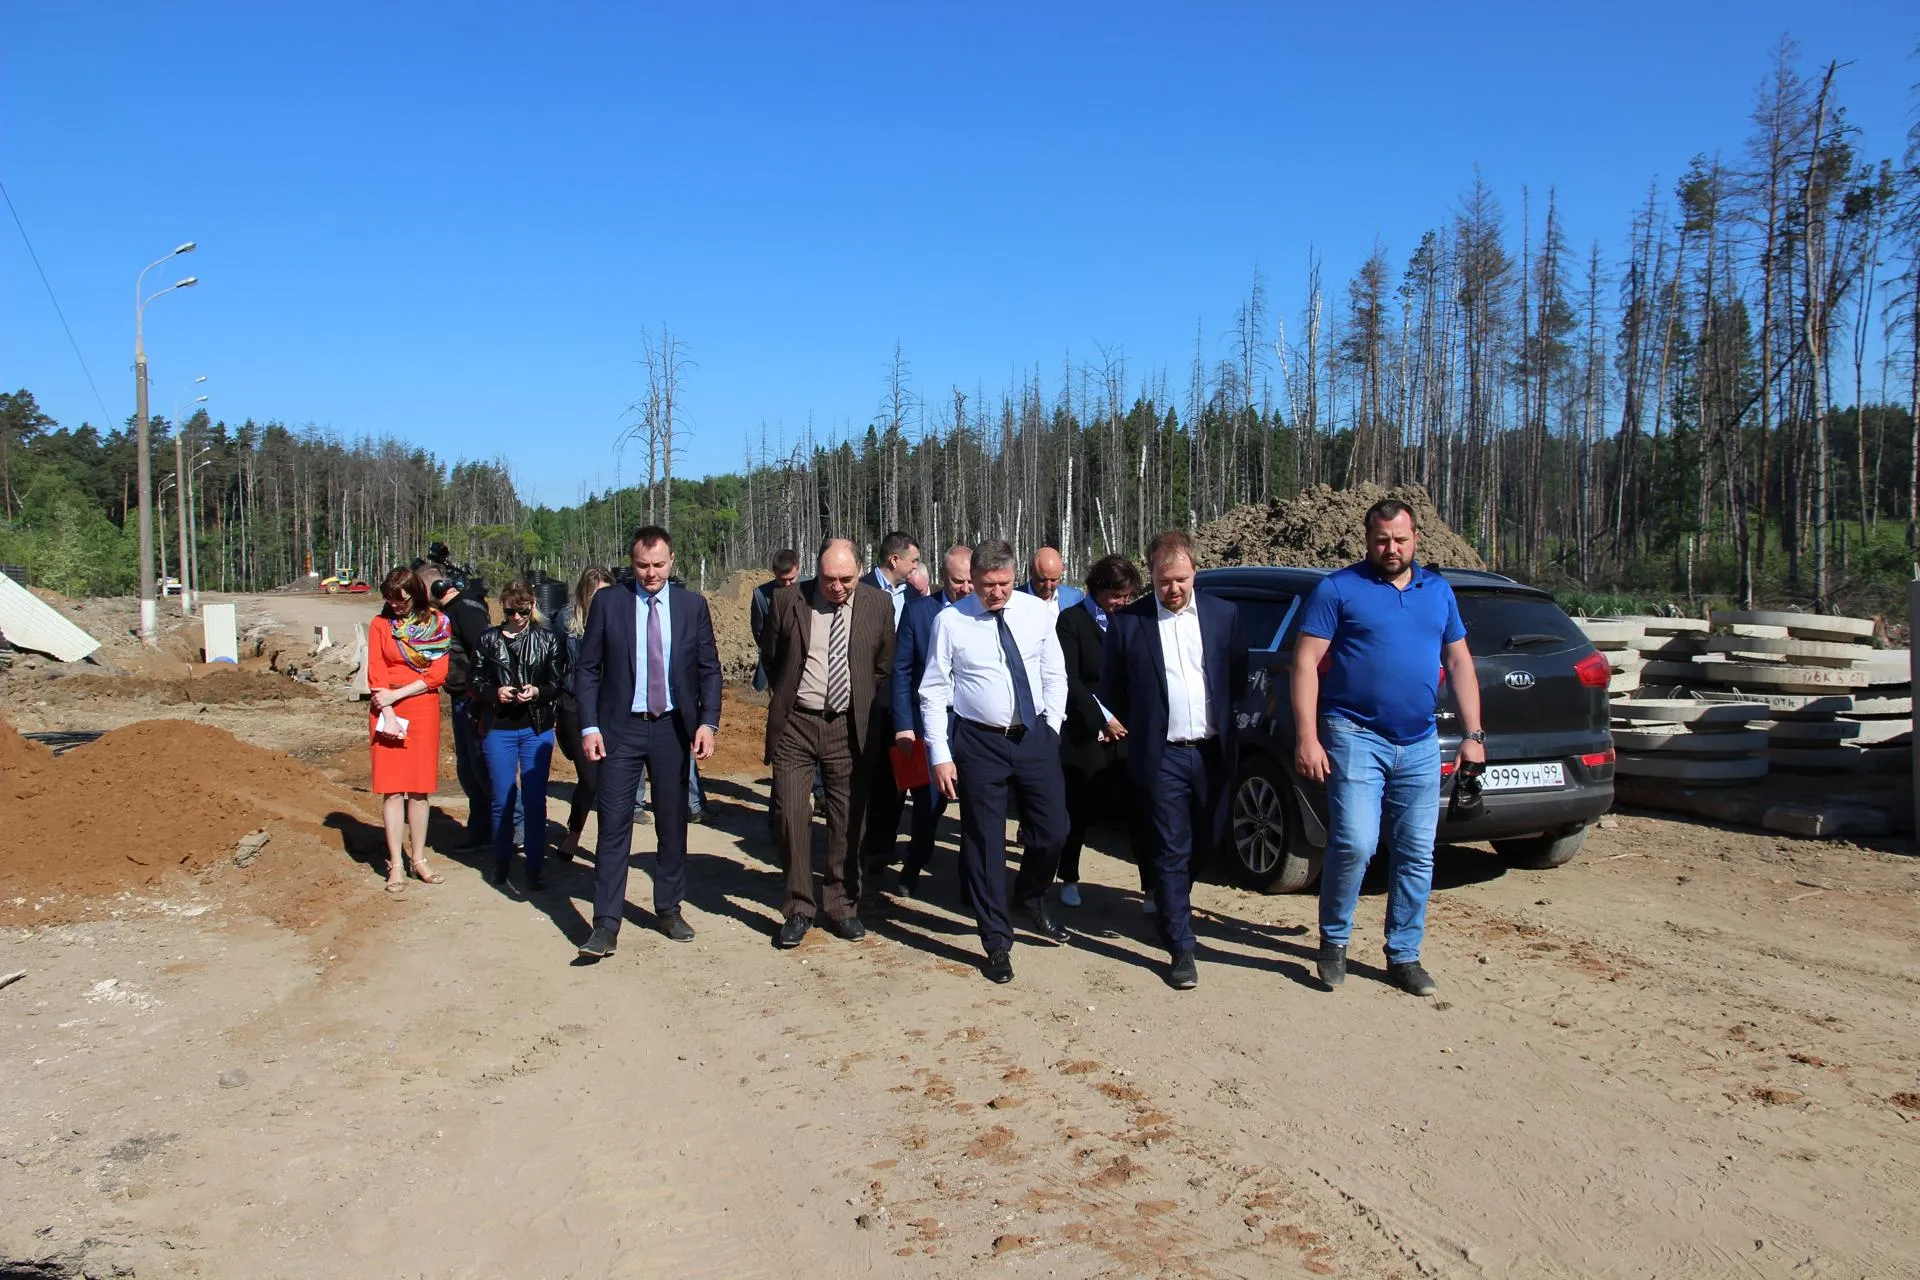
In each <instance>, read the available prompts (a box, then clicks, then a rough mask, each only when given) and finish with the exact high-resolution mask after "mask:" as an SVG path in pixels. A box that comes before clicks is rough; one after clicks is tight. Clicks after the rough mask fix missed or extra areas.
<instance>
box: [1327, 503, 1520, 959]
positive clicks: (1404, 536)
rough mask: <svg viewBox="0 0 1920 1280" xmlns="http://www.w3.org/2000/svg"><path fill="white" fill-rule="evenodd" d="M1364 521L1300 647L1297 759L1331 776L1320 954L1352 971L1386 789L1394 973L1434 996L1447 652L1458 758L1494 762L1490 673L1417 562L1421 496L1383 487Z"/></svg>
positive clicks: (1440, 587)
mask: <svg viewBox="0 0 1920 1280" xmlns="http://www.w3.org/2000/svg"><path fill="white" fill-rule="evenodd" d="M1366 528H1367V558H1366V559H1365V560H1362V561H1361V562H1360V563H1359V564H1356V565H1352V566H1350V567H1348V568H1345V569H1339V570H1336V571H1335V572H1333V573H1330V574H1328V575H1327V576H1326V577H1325V578H1323V579H1321V581H1320V585H1319V586H1317V587H1315V588H1314V590H1313V594H1312V595H1311V596H1309V597H1307V607H1306V612H1305V613H1304V614H1303V615H1302V617H1301V621H1300V638H1299V641H1298V642H1297V643H1296V645H1295V647H1294V657H1293V724H1294V734H1295V740H1296V741H1297V742H1298V743H1299V746H1298V747H1297V748H1296V749H1295V753H1294V768H1295V769H1296V771H1297V772H1298V773H1299V774H1300V776H1301V777H1303V778H1306V779H1309V780H1311V781H1313V782H1322V783H1325V784H1326V788H1327V808H1328V818H1329V821H1328V823H1327V853H1326V859H1325V861H1324V862H1323V863H1322V864H1321V869H1320V955H1319V962H1318V967H1319V970H1320V981H1321V982H1323V983H1324V984H1326V986H1327V988H1328V989H1329V990H1331V989H1332V988H1334V987H1337V986H1339V985H1340V984H1341V982H1343V981H1345V979H1346V976H1347V942H1348V940H1349V939H1350V938H1351V937H1352V936H1353V912H1354V908H1355V907H1357V906H1358V905H1359V902H1360V881H1361V878H1362V877H1363V876H1364V875H1365V874H1366V870H1367V863H1368V861H1369V860H1371V859H1372V857H1373V854H1374V850H1375V849H1376V848H1377V847H1378V846H1379V843H1380V821H1381V808H1382V802H1383V801H1384V804H1385V809H1386V821H1387V834H1388V856H1389V868H1388V870H1389V879H1388V886H1387V973H1388V975H1389V976H1390V977H1391V978H1392V980H1393V982H1394V984H1395V985H1396V986H1398V987H1400V988H1401V989H1402V990H1405V991H1408V992H1410V993H1412V994H1413V995H1416V996H1430V995H1432V994H1433V993H1434V991H1435V986H1434V981H1433V977H1432V976H1431V975H1430V974H1428V972H1427V971H1426V970H1425V969H1424V968H1422V967H1421V964H1420V943H1421V940H1422V938H1423V937H1424V936H1425V934H1426V928H1427V895H1428V894H1429V893H1430V892H1431V891H1432V889H1433V837H1434V831H1435V829H1436V828H1438V826H1439V825H1440V783H1441V775H1440V738H1439V734H1438V731H1437V729H1436V726H1435V724H1434V715H1433V712H1434V699H1435V697H1436V695H1437V694H1438V692H1439V679H1440V670H1441V667H1442V665H1443V664H1444V665H1445V667H1446V678H1447V679H1448V680H1449V681H1451V682H1452V684H1453V694H1454V701H1455V703H1456V704H1457V705H1458V707H1459V709H1460V721H1461V727H1462V728H1463V729H1464V730H1465V734H1466V736H1465V739H1464V740H1463V741H1462V742H1461V744H1460V759H1461V760H1462V761H1467V760H1477V761H1481V762H1484V761H1485V760H1486V758H1487V752H1486V747H1485V745H1484V744H1485V742H1486V734H1485V733H1484V732H1483V731H1482V730H1481V727H1480V682H1479V678H1478V677H1477V676H1476V675H1475V674H1474V670H1473V655H1472V654H1471V653H1469V652H1468V650H1467V629H1466V627H1465V626H1463V625H1462V624H1461V622H1460V606H1459V604H1458V602H1456V601H1455V600H1454V598H1453V588H1452V587H1450V586H1448V585H1447V582H1446V579H1444V578H1442V577H1441V576H1440V575H1439V574H1438V573H1436V572H1434V571H1433V570H1432V569H1428V568H1425V567H1423V566H1421V565H1419V564H1416V563H1415V562H1414V558H1413V557H1414V552H1415V551H1416V550H1417V549H1418V547H1419V542H1420V533H1419V530H1418V529H1416V528H1415V527H1414V519H1413V511H1412V509H1411V508H1409V507H1408V506H1407V505H1406V504H1405V503H1403V502H1396V501H1395V500H1393V499H1392V498H1385V499H1382V500H1381V501H1379V502H1376V503H1375V504H1374V505H1373V506H1372V507H1371V508H1369V509H1368V511H1367V518H1366ZM1323 674H1324V676H1325V679H1324V680H1323V679H1322V675H1323Z"/></svg>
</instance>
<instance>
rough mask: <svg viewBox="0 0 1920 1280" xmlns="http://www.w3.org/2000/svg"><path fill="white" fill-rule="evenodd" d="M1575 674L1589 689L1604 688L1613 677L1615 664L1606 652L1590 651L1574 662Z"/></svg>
mask: <svg viewBox="0 0 1920 1280" xmlns="http://www.w3.org/2000/svg"><path fill="white" fill-rule="evenodd" d="M1573 674H1575V675H1576V676H1579V677H1580V683H1581V684H1583V685H1585V686H1587V688H1589V689H1604V688H1606V687H1607V682H1608V681H1610V680H1612V679H1613V666H1612V664H1611V663H1609V662H1608V661H1607V655H1606V654H1604V653H1590V654H1588V655H1587V656H1586V657H1584V658H1582V659H1580V661H1578V662H1576V663H1574V664H1573Z"/></svg>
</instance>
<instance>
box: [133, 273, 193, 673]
mask: <svg viewBox="0 0 1920 1280" xmlns="http://www.w3.org/2000/svg"><path fill="white" fill-rule="evenodd" d="M196 247H197V246H196V245H195V242H194V241H192V240H189V241H187V242H186V243H185V244H183V245H181V246H180V247H179V248H178V249H175V250H174V251H173V252H172V253H170V254H168V255H167V256H166V257H165V258H155V259H154V260H153V261H152V262H149V263H148V264H147V265H146V266H144V267H142V268H141V269H140V274H139V275H138V276H136V277H135V278H134V281H133V398H134V421H135V433H134V434H135V441H134V443H135V445H136V447H137V448H138V449H139V455H140V456H139V459H138V470H139V482H140V641H141V643H142V644H145V645H148V646H152V645H154V644H156V643H158V641H159V628H160V610H159V607H158V606H157V605H156V604H155V603H154V597H153V459H152V457H150V456H149V454H150V452H151V446H150V445H149V443H148V439H147V346H146V341H145V338H144V337H143V335H142V322H143V320H144V318H145V316H146V313H147V303H149V302H152V301H153V300H154V298H157V297H159V296H160V294H162V293H172V292H173V291H174V290H175V289H190V288H192V287H193V286H194V285H196V284H199V283H200V279H199V277H197V276H188V277H187V278H186V279H184V280H179V281H176V282H175V283H173V284H170V285H168V286H167V287H166V288H164V289H162V290H160V291H159V293H155V294H153V295H151V296H150V297H148V298H146V299H144V300H142V298H141V297H140V293H141V290H143V289H145V288H146V279H147V272H149V271H151V270H153V269H154V268H155V267H157V266H159V265H160V264H161V263H163V262H165V261H167V260H168V259H169V258H177V257H179V256H180V255H181V254H183V253H192V252H193V251H194V249H195V248H196Z"/></svg>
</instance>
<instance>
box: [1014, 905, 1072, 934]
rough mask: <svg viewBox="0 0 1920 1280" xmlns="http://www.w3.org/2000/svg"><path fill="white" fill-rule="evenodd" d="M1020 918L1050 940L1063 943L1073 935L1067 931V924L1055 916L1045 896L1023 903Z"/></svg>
mask: <svg viewBox="0 0 1920 1280" xmlns="http://www.w3.org/2000/svg"><path fill="white" fill-rule="evenodd" d="M1020 918H1021V919H1022V920H1024V921H1026V922H1027V927H1028V928H1029V929H1031V930H1033V931H1034V932H1035V933H1037V934H1039V935H1040V936H1041V937H1043V938H1045V939H1046V940H1047V941H1049V942H1053V943H1061V942H1065V941H1067V940H1068V939H1069V938H1071V937H1073V935H1072V934H1071V933H1069V932H1067V926H1065V925H1063V924H1061V923H1060V922H1059V921H1058V920H1056V919H1054V918H1053V911H1052V910H1051V909H1050V908H1049V907H1048V906H1047V900H1046V899H1045V898H1041V899H1039V900H1038V901H1036V902H1029V903H1026V904H1025V905H1023V906H1022V907H1021V908H1020Z"/></svg>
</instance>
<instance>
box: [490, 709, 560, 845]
mask: <svg viewBox="0 0 1920 1280" xmlns="http://www.w3.org/2000/svg"><path fill="white" fill-rule="evenodd" d="M480 749H481V750H482V751H483V752H484V753H485V754H486V757H487V781H488V784H489V786H490V787H491V789H492V791H493V860H494V861H495V862H497V863H500V864H502V865H505V864H506V863H507V862H509V861H511V860H512V858H513V815H514V809H515V807H516V802H518V807H519V808H520V809H521V810H522V811H523V812H524V813H525V815H526V840H525V844H526V846H527V873H528V874H529V875H536V874H538V873H539V871H540V865H541V863H542V862H543V861H545V859H546V853H547V773H548V771H549V770H551V769H552V768H553V730H551V729H549V730H547V731H546V732H545V733H535V732H534V731H533V730H532V729H530V728H522V729H500V728H495V729H493V730H492V731H491V732H489V733H488V734H487V736H486V737H484V738H482V739H481V740H480ZM516 783H517V785H516Z"/></svg>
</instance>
